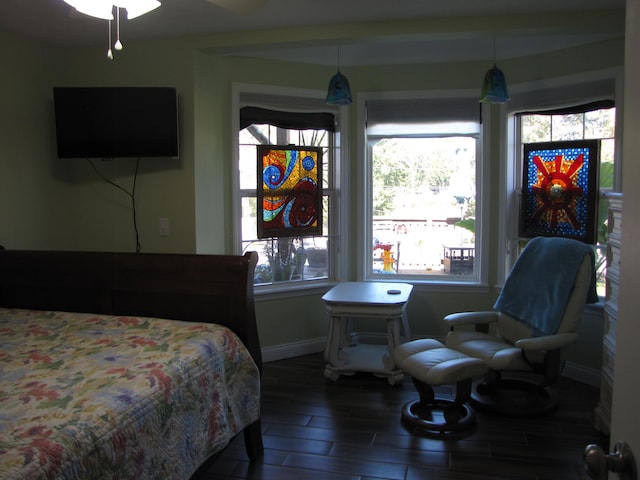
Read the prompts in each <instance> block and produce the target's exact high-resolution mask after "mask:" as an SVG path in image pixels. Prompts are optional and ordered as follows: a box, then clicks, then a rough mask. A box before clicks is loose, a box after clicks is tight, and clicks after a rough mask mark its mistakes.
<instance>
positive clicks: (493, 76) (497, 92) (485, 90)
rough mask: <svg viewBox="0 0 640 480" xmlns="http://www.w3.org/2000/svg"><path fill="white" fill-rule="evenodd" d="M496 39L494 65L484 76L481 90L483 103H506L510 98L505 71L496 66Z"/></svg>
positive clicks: (494, 42)
mask: <svg viewBox="0 0 640 480" xmlns="http://www.w3.org/2000/svg"><path fill="white" fill-rule="evenodd" d="M495 58H496V41H495V39H494V40H493V59H494V60H493V67H491V69H489V71H488V72H487V73H486V74H485V76H484V81H483V82H482V90H481V91H480V102H481V103H506V102H508V101H509V100H511V98H509V90H508V89H507V80H506V79H505V77H504V73H502V70H500V69H499V68H498V67H497V66H496V61H495Z"/></svg>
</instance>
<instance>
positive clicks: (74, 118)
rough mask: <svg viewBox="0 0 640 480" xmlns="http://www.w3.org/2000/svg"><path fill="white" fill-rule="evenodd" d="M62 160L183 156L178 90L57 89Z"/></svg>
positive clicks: (120, 88)
mask: <svg viewBox="0 0 640 480" xmlns="http://www.w3.org/2000/svg"><path fill="white" fill-rule="evenodd" d="M53 102H54V110H55V123H56V140H57V150H58V157H59V158H116V157H171V158H177V157H178V102H177V93H176V89H175V88H173V87H55V88H54V89H53Z"/></svg>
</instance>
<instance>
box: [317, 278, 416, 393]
mask: <svg viewBox="0 0 640 480" xmlns="http://www.w3.org/2000/svg"><path fill="white" fill-rule="evenodd" d="M412 289H413V285H409V284H407V283H380V282H345V283H339V284H338V285H336V286H335V287H333V288H332V289H331V290H329V291H328V292H327V293H326V294H325V295H324V296H323V297H322V300H324V302H325V304H326V307H327V312H329V316H330V319H329V334H328V336H327V346H326V348H325V351H324V359H325V361H326V362H327V364H326V366H325V370H324V375H325V377H327V378H329V379H330V380H337V379H338V377H339V376H340V375H353V374H354V373H355V372H371V373H374V374H375V375H377V376H382V377H386V378H387V380H388V381H389V383H390V384H391V385H395V384H396V383H397V382H401V381H402V378H403V376H404V375H403V372H402V370H400V369H399V368H397V366H396V365H395V362H394V360H393V351H394V350H395V349H396V347H397V346H398V345H400V344H402V343H405V342H407V341H409V340H411V331H410V329H409V322H408V320H407V316H406V313H405V306H406V304H407V302H408V300H409V296H410V295H411V290H412ZM354 317H366V318H380V319H384V320H385V321H386V323H387V345H386V346H385V345H370V344H358V341H357V336H356V335H355V334H353V333H352V331H351V319H352V318H354Z"/></svg>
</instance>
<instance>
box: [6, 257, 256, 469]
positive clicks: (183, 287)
mask: <svg viewBox="0 0 640 480" xmlns="http://www.w3.org/2000/svg"><path fill="white" fill-rule="evenodd" d="M257 259H258V255H257V254H256V253H255V252H249V253H246V254H245V255H244V256H235V255H195V254H152V253H107V252H64V251H26V250H2V249H0V306H2V307H6V308H27V309H36V310H58V311H68V312H86V313H102V314H108V315H131V316H147V317H159V318H169V319H176V320H185V321H195V322H207V323H218V324H221V325H225V326H226V327H229V328H230V329H231V330H232V331H233V332H235V333H236V334H237V335H238V337H239V338H240V340H242V342H243V343H244V344H245V345H246V346H247V349H248V350H249V352H250V353H251V355H252V357H253V359H254V361H255V363H256V365H257V366H258V368H259V369H260V371H262V354H261V350H260V342H259V339H258V331H257V326H256V316H255V304H254V298H253V272H254V269H255V266H256V263H257ZM244 439H245V446H246V450H247V454H248V456H249V458H250V459H252V460H255V459H257V458H259V457H260V456H261V455H262V453H263V445H262V433H261V426H260V420H258V421H257V422H255V423H253V424H252V425H250V426H248V427H246V428H245V429H244Z"/></svg>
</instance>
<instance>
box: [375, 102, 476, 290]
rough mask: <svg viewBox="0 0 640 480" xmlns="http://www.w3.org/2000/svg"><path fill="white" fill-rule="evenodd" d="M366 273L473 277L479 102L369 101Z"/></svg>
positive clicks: (440, 278) (468, 279) (450, 279)
mask: <svg viewBox="0 0 640 480" xmlns="http://www.w3.org/2000/svg"><path fill="white" fill-rule="evenodd" d="M367 118H368V123H367V129H366V135H367V145H368V149H367V151H368V159H367V160H368V164H367V165H368V167H367V168H368V170H369V171H370V172H371V173H370V180H369V182H370V185H369V189H368V191H369V192H370V194H369V195H368V198H367V205H368V212H369V215H368V216H367V224H368V225H367V227H368V228H367V231H368V232H370V239H368V240H367V242H368V243H367V244H369V245H371V249H370V250H369V251H368V252H366V255H365V259H364V263H365V276H366V277H368V278H385V277H386V276H388V275H396V276H397V278H400V277H404V278H406V279H410V280H412V281H415V280H417V281H420V280H428V281H436V282H477V281H478V279H479V274H480V265H479V262H478V258H479V255H478V252H479V246H480V245H479V243H480V242H479V241H478V238H479V237H478V235H477V230H478V226H479V225H480V224H481V218H480V213H479V209H478V208H477V205H478V201H479V198H480V196H479V194H478V192H479V188H478V185H479V180H480V178H481V175H479V174H478V172H479V171H480V170H479V169H480V166H481V162H479V158H480V151H481V141H480V132H481V130H480V122H479V107H478V101H477V98H476V99H416V100H397V101H371V102H370V103H369V104H368V105H367Z"/></svg>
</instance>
